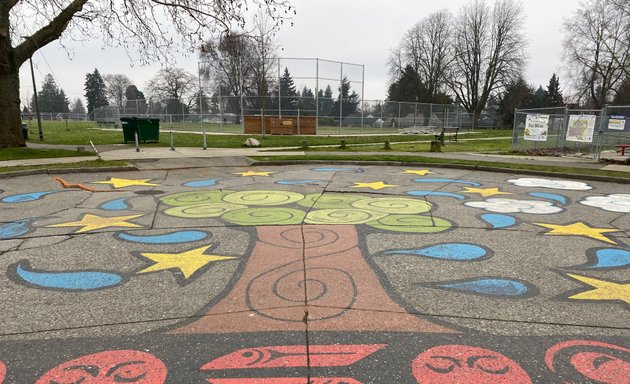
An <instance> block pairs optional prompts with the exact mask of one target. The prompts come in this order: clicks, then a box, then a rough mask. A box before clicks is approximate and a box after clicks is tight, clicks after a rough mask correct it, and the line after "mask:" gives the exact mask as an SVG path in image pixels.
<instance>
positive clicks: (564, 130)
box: [558, 105, 569, 156]
mask: <svg viewBox="0 0 630 384" xmlns="http://www.w3.org/2000/svg"><path fill="white" fill-rule="evenodd" d="M567 129H569V106H568V105H565V106H564V122H563V124H562V131H560V134H559V135H558V137H559V139H560V156H564V141H565V139H566V137H567Z"/></svg>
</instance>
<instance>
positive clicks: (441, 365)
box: [412, 345, 532, 384]
mask: <svg viewBox="0 0 630 384" xmlns="http://www.w3.org/2000/svg"><path fill="white" fill-rule="evenodd" d="M412 369H413V375H414V377H415V379H416V381H417V382H418V383H431V384H455V383H469V384H482V383H483V384H485V383H494V384H504V383H505V384H531V382H532V381H531V379H530V378H529V375H528V374H527V372H525V371H524V370H523V368H521V366H520V365H518V364H517V363H515V362H514V361H512V360H510V359H509V358H508V357H506V356H504V355H502V354H500V353H498V352H495V351H491V350H488V349H483V348H476V347H469V346H465V345H442V346H439V347H435V348H431V349H429V350H427V351H425V352H423V353H421V354H420V355H418V357H416V359H415V360H414V361H413V363H412Z"/></svg>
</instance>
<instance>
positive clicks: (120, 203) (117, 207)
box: [101, 197, 129, 211]
mask: <svg viewBox="0 0 630 384" xmlns="http://www.w3.org/2000/svg"><path fill="white" fill-rule="evenodd" d="M126 200H127V198H126V197H123V198H120V199H116V200H112V201H108V202H107V203H105V204H103V205H101V209H104V210H106V211H124V210H125V209H129V205H128V204H127V202H126Z"/></svg>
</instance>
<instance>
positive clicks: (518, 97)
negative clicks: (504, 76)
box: [498, 77, 535, 127]
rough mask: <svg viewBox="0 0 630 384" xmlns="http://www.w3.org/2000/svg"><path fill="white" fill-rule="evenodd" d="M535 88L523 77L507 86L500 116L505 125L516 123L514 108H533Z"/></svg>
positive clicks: (502, 99)
mask: <svg viewBox="0 0 630 384" xmlns="http://www.w3.org/2000/svg"><path fill="white" fill-rule="evenodd" d="M534 99H535V92H534V88H533V87H531V86H530V85H529V84H527V81H525V79H524V78H523V77H519V78H518V79H516V80H514V81H511V82H510V83H509V84H508V85H507V86H506V88H505V92H504V93H503V97H502V98H501V101H500V102H499V109H498V113H499V118H500V119H501V122H502V123H503V125H504V126H506V127H510V126H512V125H513V124H514V110H515V109H522V108H532V107H533V105H534Z"/></svg>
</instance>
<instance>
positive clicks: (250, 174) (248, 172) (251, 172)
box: [237, 171, 275, 177]
mask: <svg viewBox="0 0 630 384" xmlns="http://www.w3.org/2000/svg"><path fill="white" fill-rule="evenodd" d="M274 173H275V172H254V171H247V172H239V173H237V175H241V176H243V177H248V176H265V177H268V176H270V175H272V174H274Z"/></svg>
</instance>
